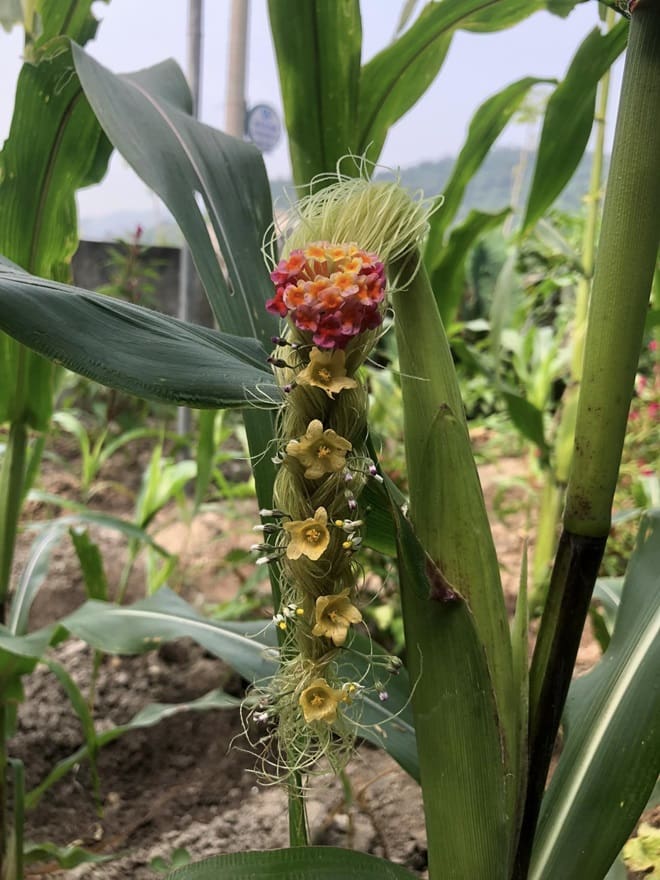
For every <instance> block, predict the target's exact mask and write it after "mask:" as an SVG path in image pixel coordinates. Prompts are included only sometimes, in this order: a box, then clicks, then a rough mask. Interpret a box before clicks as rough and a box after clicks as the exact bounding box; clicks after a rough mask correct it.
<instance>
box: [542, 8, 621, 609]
mask: <svg viewBox="0 0 660 880" xmlns="http://www.w3.org/2000/svg"><path fill="white" fill-rule="evenodd" d="M605 20H606V25H607V28H608V30H609V29H611V28H612V27H613V26H614V23H615V20H616V13H615V12H614V11H613V10H612V9H608V10H607V12H606V18H605ZM609 87H610V71H609V70H608V71H607V73H606V74H605V75H604V76H603V78H602V79H601V81H600V84H599V87H598V96H597V99H596V112H595V115H594V130H595V138H594V149H593V159H592V163H591V175H590V179H589V193H588V196H587V213H586V218H585V224H584V232H583V236H582V268H583V274H582V276H581V277H580V279H579V280H578V282H577V290H576V300H575V314H574V316H573V352H572V356H571V379H572V385H571V387H570V388H569V389H568V390H567V392H566V400H567V403H566V405H565V406H564V407H563V409H562V411H561V415H560V422H559V427H558V429H557V444H556V447H555V453H556V456H557V459H558V461H557V465H556V467H555V472H554V473H553V474H552V475H549V476H548V477H547V481H546V485H545V487H544V494H543V499H542V502H541V510H540V513H539V528H538V532H537V538H536V547H535V550H534V572H533V578H532V582H533V584H534V597H533V600H532V608H538V609H539V610H541V609H542V607H543V604H544V602H545V594H546V592H547V588H548V576H549V567H550V565H551V562H552V558H553V556H554V553H555V548H556V546H557V531H558V525H559V520H560V517H561V511H562V507H563V504H564V492H565V486H566V480H567V477H568V470H569V466H570V458H571V456H572V450H573V442H574V433H575V405H574V400H571V399H569V396H570V398H572V397H573V395H575V396H577V393H578V385H579V382H580V379H581V378H582V360H583V358H584V339H585V332H586V327H587V310H588V307H589V292H590V289H591V279H592V276H593V273H594V258H595V254H596V241H597V229H598V220H599V217H600V208H601V203H602V200H603V160H604V156H605V122H606V115H607V100H608V96H609ZM558 446H563V448H564V449H565V450H566V453H567V454H566V455H565V456H562V450H561V449H558V448H557V447H558ZM569 450H570V451H569ZM562 458H566V459H567V461H566V462H562V460H561V459H562ZM564 471H565V472H564Z"/></svg>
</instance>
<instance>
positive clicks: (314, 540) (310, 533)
mask: <svg viewBox="0 0 660 880" xmlns="http://www.w3.org/2000/svg"><path fill="white" fill-rule="evenodd" d="M327 522H328V512H327V511H326V509H325V507H319V508H317V510H316V512H315V513H314V516H313V517H309V519H303V520H295V521H294V522H288V523H284V529H285V531H286V532H288V534H289V544H288V546H287V548H286V555H287V558H288V559H299V558H300V557H301V556H306V557H307V558H308V559H318V558H319V557H320V556H321V555H322V554H323V553H324V551H325V549H326V547H327V546H328V544H329V543H330V532H329V531H328V528H327Z"/></svg>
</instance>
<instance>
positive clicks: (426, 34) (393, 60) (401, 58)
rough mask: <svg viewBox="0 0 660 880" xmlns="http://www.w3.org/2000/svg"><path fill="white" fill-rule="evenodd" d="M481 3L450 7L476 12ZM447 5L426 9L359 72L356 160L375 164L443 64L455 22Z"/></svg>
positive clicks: (473, 2) (466, 3) (462, 3)
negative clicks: (394, 129) (363, 158)
mask: <svg viewBox="0 0 660 880" xmlns="http://www.w3.org/2000/svg"><path fill="white" fill-rule="evenodd" d="M480 2H483V0H471V2H464V0H458V2H454V4H453V5H454V6H468V7H471V6H478V5H479V3H480ZM448 6H449V4H447V3H428V4H427V5H426V6H425V7H424V9H423V10H422V13H421V15H420V16H419V17H418V18H417V19H416V20H415V22H414V23H413V24H412V25H411V26H410V27H409V28H408V30H407V31H405V32H404V33H403V34H402V35H401V36H400V37H399V38H398V39H397V40H395V42H394V43H392V44H390V45H389V46H387V47H386V48H385V49H383V50H382V51H381V52H379V53H378V54H377V55H375V56H374V57H373V58H372V59H371V60H370V61H369V62H368V63H367V64H365V65H364V67H363V68H362V75H361V77H360V101H359V105H358V154H364V155H366V156H367V157H368V158H369V159H370V160H371V161H372V162H376V161H377V160H378V157H379V156H380V152H381V150H382V149H383V144H384V143H385V139H386V137H387V133H388V131H389V129H390V126H392V125H394V123H395V122H396V121H397V119H400V118H401V116H403V114H404V113H406V112H407V111H408V110H410V108H411V107H412V106H413V105H414V104H415V103H416V102H417V101H418V100H419V98H421V96H422V95H423V94H424V92H425V91H426V90H427V89H428V87H429V86H430V85H431V83H432V82H433V80H434V79H435V77H436V75H437V73H438V71H439V70H440V68H441V67H442V63H443V61H444V60H445V57H446V55H447V52H448V50H449V45H450V43H451V38H452V36H453V32H454V28H455V27H456V22H457V20H458V19H460V10H459V13H458V16H456V15H452V14H451V12H448Z"/></svg>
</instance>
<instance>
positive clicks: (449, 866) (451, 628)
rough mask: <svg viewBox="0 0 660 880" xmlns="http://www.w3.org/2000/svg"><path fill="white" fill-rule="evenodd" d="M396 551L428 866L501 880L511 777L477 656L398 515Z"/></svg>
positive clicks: (454, 603) (464, 610)
mask: <svg viewBox="0 0 660 880" xmlns="http://www.w3.org/2000/svg"><path fill="white" fill-rule="evenodd" d="M397 545H398V551H399V566H400V568H399V570H400V578H401V593H402V602H403V608H404V622H405V626H406V640H407V642H408V644H409V645H413V646H414V647H413V649H412V650H411V651H410V657H409V665H410V671H411V674H412V675H413V677H414V678H415V680H416V687H415V692H414V694H413V698H412V703H413V709H414V713H415V728H416V733H417V741H418V748H419V765H420V778H421V782H422V793H423V795H424V808H425V813H426V823H427V830H428V834H429V864H430V868H431V871H432V872H433V871H435V872H436V873H437V875H438V876H439V877H442V878H447V880H452V878H456V880H459V878H463V877H489V878H493V880H496V878H501V880H504V878H506V877H508V876H509V873H508V867H507V863H508V858H509V854H510V846H511V840H510V839H509V835H510V834H511V833H512V829H511V826H510V823H507V822H506V821H505V820H504V816H505V815H506V813H507V807H506V803H507V800H508V797H507V793H506V782H505V779H506V777H507V773H508V772H511V771H510V770H509V768H507V767H506V766H505V765H504V756H503V754H502V736H501V730H500V725H499V721H498V717H497V708H496V705H495V695H494V692H493V686H492V682H491V677H490V674H489V671H488V665H487V662H486V655H485V652H484V649H483V646H482V644H481V643H480V641H479V638H478V635H477V630H476V627H475V624H474V620H473V617H472V614H471V612H470V610H469V608H468V606H467V604H466V603H465V602H464V601H463V600H462V599H461V598H460V597H459V596H458V595H457V594H455V593H454V594H453V597H450V598H443V593H442V591H443V590H444V589H446V585H443V583H442V576H441V575H440V572H439V570H438V569H437V568H435V566H433V564H432V563H431V562H430V561H429V559H428V557H427V556H426V554H425V553H424V550H423V548H422V547H421V546H420V544H419V541H418V540H417V538H416V536H415V533H414V532H413V530H412V527H411V525H410V523H409V522H408V520H407V519H406V518H405V517H403V516H402V515H398V519H397ZM430 581H433V584H432V583H431V582H430ZM516 760H517V755H516V756H509V761H510V762H511V763H510V765H509V766H511V764H512V763H514V762H515V761H516ZM468 778H469V780H470V784H469V785H466V784H465V782H466V779H468ZM511 782H513V780H511ZM516 782H517V780H516ZM514 784H515V783H514ZM511 800H515V797H512V798H511Z"/></svg>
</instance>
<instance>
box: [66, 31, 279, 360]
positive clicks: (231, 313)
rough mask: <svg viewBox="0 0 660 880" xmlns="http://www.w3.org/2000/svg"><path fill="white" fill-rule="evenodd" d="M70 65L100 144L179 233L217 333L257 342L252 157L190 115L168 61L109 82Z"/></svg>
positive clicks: (260, 167) (257, 219) (267, 328)
mask: <svg viewBox="0 0 660 880" xmlns="http://www.w3.org/2000/svg"><path fill="white" fill-rule="evenodd" d="M73 58H74V62H75V66H76V71H77V73H78V76H79V77H80V82H81V84H82V87H83V89H84V90H85V94H86V96H87V99H88V101H89V102H90V104H91V106H92V107H93V109H94V112H95V113H96V115H97V117H98V119H99V122H100V123H101V125H102V126H103V128H104V130H105V132H106V133H107V135H108V137H109V138H110V140H111V141H112V143H113V144H114V146H115V147H116V148H117V150H119V152H120V153H121V154H122V155H123V156H124V158H125V159H126V161H127V162H128V163H129V164H130V165H131V166H132V167H133V168H134V170H135V171H136V173H137V174H138V175H139V176H140V177H141V178H142V180H143V181H144V182H145V183H146V184H147V185H148V186H149V187H150V188H151V189H152V190H154V192H156V193H158V195H159V196H160V197H161V198H162V200H163V201H164V202H165V204H166V205H167V207H168V208H169V209H170V211H171V212H172V214H173V215H174V217H175V218H176V220H177V222H178V224H179V226H180V227H181V231H182V232H183V234H184V236H185V237H186V241H187V242H188V246H189V248H190V251H191V254H192V256H193V259H194V261H195V265H196V266H197V270H198V272H199V275H200V278H201V280H202V283H203V285H204V288H205V290H206V294H207V296H208V298H209V302H210V304H211V307H212V309H213V312H214V314H215V316H216V319H217V321H218V324H219V326H220V327H221V328H222V329H223V330H226V331H227V332H230V333H235V334H237V335H239V336H250V337H252V338H255V339H259V340H260V341H261V342H262V343H266V342H267V341H268V340H269V339H270V337H271V336H272V335H273V334H274V333H275V332H276V331H277V325H276V321H275V319H274V318H273V316H272V315H269V314H268V312H266V311H265V309H264V303H265V301H266V299H267V298H268V297H269V296H271V288H272V285H271V283H270V280H269V278H268V273H267V270H266V266H265V264H264V261H263V259H262V258H261V243H262V239H263V236H264V233H265V231H266V229H267V228H268V226H269V225H270V223H271V222H272V212H271V202H270V188H269V185H268V178H267V176H266V171H265V168H264V164H263V160H262V158H261V154H260V153H259V151H258V150H257V149H256V147H253V146H252V145H250V144H247V143H244V142H243V141H240V140H236V139H234V138H231V137H229V136H228V135H225V134H223V133H222V132H219V131H216V130H215V129H213V128H210V127H209V126H208V125H204V124H203V123H201V122H198V121H197V120H196V119H194V118H193V117H192V116H190V96H189V93H188V90H187V86H186V83H185V78H184V76H183V74H182V72H181V71H180V69H179V68H178V67H177V66H176V65H175V64H174V62H171V61H169V62H164V63H163V64H159V65H156V66H155V67H152V68H149V69H147V70H142V71H139V72H137V73H134V74H130V75H125V76H117V75H116V74H114V73H111V72H110V71H109V70H107V69H106V68H104V67H103V66H102V65H100V64H99V63H98V62H96V61H94V59H93V58H91V57H90V56H89V55H86V54H85V52H83V50H82V49H80V47H78V46H75V45H74V46H73ZM197 194H199V195H200V196H201V200H202V203H203V205H204V211H202V209H201V208H200V206H199V205H198V203H197ZM205 213H206V215H208V222H209V223H210V224H211V227H212V230H213V233H214V235H215V238H216V240H217V243H218V247H219V249H220V253H221V254H222V259H223V261H224V265H225V268H226V273H227V278H226V279H225V277H224V276H223V272H222V269H221V266H220V261H219V260H218V257H217V254H216V253H215V250H214V248H213V245H212V241H211V237H210V233H209V231H208V229H207V217H206V216H205Z"/></svg>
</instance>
